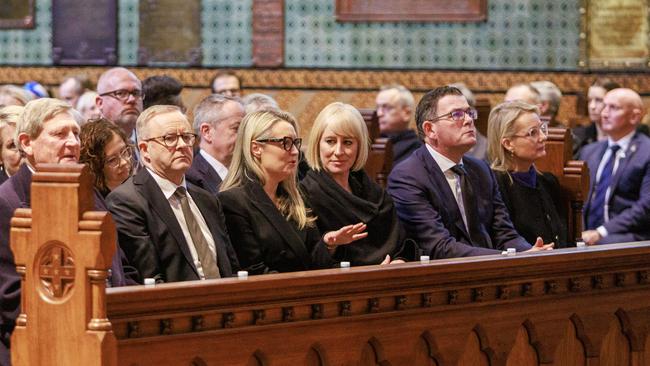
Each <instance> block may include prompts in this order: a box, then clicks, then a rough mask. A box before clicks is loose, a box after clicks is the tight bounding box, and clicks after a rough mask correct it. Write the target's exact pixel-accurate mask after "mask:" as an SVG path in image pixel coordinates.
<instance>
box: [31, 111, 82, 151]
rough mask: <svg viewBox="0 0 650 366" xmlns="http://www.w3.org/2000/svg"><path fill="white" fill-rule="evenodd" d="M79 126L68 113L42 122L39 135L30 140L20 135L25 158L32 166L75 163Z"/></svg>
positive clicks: (78, 148)
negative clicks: (28, 157)
mask: <svg viewBox="0 0 650 366" xmlns="http://www.w3.org/2000/svg"><path fill="white" fill-rule="evenodd" d="M79 130H80V129H79V124H77V121H76V120H75V119H74V118H73V117H72V116H71V115H70V114H68V113H65V112H64V113H59V114H57V115H55V116H54V117H52V118H50V119H49V120H47V121H45V122H43V129H42V130H41V133H40V134H39V135H38V136H37V137H36V138H35V139H30V138H29V137H27V135H26V134H21V136H19V139H20V141H21V145H22V148H23V150H24V151H25V153H26V154H27V156H31V157H32V158H33V163H34V164H41V163H50V164H52V163H54V164H65V163H77V162H78V161H79V150H80V145H79Z"/></svg>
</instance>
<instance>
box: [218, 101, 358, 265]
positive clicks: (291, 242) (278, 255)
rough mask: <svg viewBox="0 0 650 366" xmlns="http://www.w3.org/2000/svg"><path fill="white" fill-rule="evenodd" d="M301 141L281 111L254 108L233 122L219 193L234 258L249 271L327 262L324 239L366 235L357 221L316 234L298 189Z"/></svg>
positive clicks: (334, 241) (340, 240) (329, 241)
mask: <svg viewBox="0 0 650 366" xmlns="http://www.w3.org/2000/svg"><path fill="white" fill-rule="evenodd" d="M301 142H302V139H300V138H299V137H298V133H297V123H296V121H295V119H294V118H293V117H292V116H291V115H290V114H288V113H286V112H282V111H277V110H266V111H259V112H254V113H251V114H248V115H246V117H245V118H244V120H243V121H242V123H241V125H240V126H239V131H238V133H237V140H236V142H235V151H234V154H233V158H232V162H231V164H230V168H229V169H228V175H227V176H226V179H225V180H224V182H223V183H222V184H221V188H220V190H221V192H220V193H219V199H220V200H221V203H222V206H223V212H224V215H225V217H226V225H227V227H228V232H229V234H230V239H231V241H232V244H233V247H234V248H235V251H236V252H237V257H238V258H239V262H240V264H241V266H242V268H243V269H245V270H247V271H248V272H249V273H250V274H264V273H274V272H292V271H303V270H308V269H317V268H328V267H332V266H333V265H334V261H333V260H332V257H331V256H330V253H329V252H328V249H327V248H328V245H329V246H333V245H345V244H349V243H351V242H353V241H355V240H358V239H362V238H364V237H365V236H366V235H367V233H365V232H364V231H365V228H366V226H365V225H364V224H357V225H349V226H346V227H343V228H340V229H338V230H335V231H330V232H327V233H326V234H325V235H324V236H322V237H321V234H320V232H319V231H318V228H316V225H315V224H314V218H313V217H312V216H311V214H310V212H309V210H308V209H307V208H306V207H305V204H304V201H303V199H302V197H301V195H300V193H299V192H298V183H297V180H296V167H297V164H298V151H299V149H300V145H301ZM326 243H327V245H326Z"/></svg>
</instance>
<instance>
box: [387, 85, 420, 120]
mask: <svg viewBox="0 0 650 366" xmlns="http://www.w3.org/2000/svg"><path fill="white" fill-rule="evenodd" d="M385 91H388V92H390V93H391V94H392V95H393V100H394V101H396V102H398V103H399V105H400V106H401V107H408V108H409V110H410V111H411V114H412V113H413V111H415V98H413V93H411V91H409V90H408V89H406V87H404V86H403V85H399V84H389V85H383V86H382V87H381V88H380V89H379V92H380V93H381V92H385Z"/></svg>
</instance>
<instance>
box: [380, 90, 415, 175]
mask: <svg viewBox="0 0 650 366" xmlns="http://www.w3.org/2000/svg"><path fill="white" fill-rule="evenodd" d="M376 103H377V118H378V119H379V132H380V134H381V136H382V137H388V138H389V139H390V141H391V142H392V143H393V164H397V163H399V162H400V161H402V160H404V159H406V158H407V157H409V155H411V153H413V151H415V150H416V149H417V148H418V147H420V146H421V145H422V141H420V138H419V137H418V135H417V134H416V133H415V131H413V130H412V129H410V128H409V124H410V123H411V119H412V118H413V111H414V109H415V100H414V99H413V94H411V92H410V91H409V90H408V89H406V88H405V87H403V86H401V85H387V86H383V87H382V88H381V90H380V91H379V94H377V99H376Z"/></svg>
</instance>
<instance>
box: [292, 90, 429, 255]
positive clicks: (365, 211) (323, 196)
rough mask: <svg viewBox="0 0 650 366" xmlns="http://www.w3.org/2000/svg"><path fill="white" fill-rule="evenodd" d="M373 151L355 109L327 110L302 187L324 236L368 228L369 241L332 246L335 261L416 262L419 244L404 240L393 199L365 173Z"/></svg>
mask: <svg viewBox="0 0 650 366" xmlns="http://www.w3.org/2000/svg"><path fill="white" fill-rule="evenodd" d="M369 145H370V141H369V137H368V130H367V127H366V124H365V122H364V121H363V117H362V116H361V114H360V113H359V111H358V110H357V109H356V108H355V107H353V106H351V105H349V104H343V103H338V102H337V103H332V104H330V105H328V106H327V107H325V109H323V110H322V111H321V112H320V114H318V117H316V120H315V122H314V125H313V126H312V129H311V132H310V134H309V147H308V149H307V153H306V158H307V162H308V163H309V166H310V168H311V170H310V171H309V172H308V173H307V175H306V177H305V178H304V179H303V180H302V181H301V182H300V185H301V188H302V189H303V192H304V194H305V197H306V200H307V203H308V205H309V206H310V207H311V209H312V210H313V213H314V214H315V215H316V217H317V219H316V224H317V225H318V229H319V230H320V231H321V232H327V231H330V230H334V229H336V228H339V227H341V226H345V225H351V224H355V223H358V222H363V223H364V224H366V225H367V227H368V228H367V231H368V236H367V237H366V238H363V239H360V240H359V241H358V242H356V243H354V244H352V245H342V246H336V245H328V247H329V249H330V251H331V252H333V257H334V259H335V260H337V261H348V262H350V263H351V264H352V265H369V264H386V263H391V262H392V263H401V262H404V261H405V260H407V259H413V257H414V256H415V252H416V247H415V243H414V242H413V241H411V240H408V241H407V240H405V232H404V230H403V229H402V227H401V225H400V223H399V220H398V218H397V214H396V211H395V205H394V204H393V199H392V198H391V197H390V195H389V194H388V193H386V191H385V190H383V189H382V188H381V187H380V186H379V185H378V184H377V183H375V182H373V181H372V180H371V179H370V178H369V177H368V175H367V174H366V173H365V172H364V170H363V167H364V165H365V163H366V160H367V158H368V149H369ZM405 243H406V244H407V245H406V246H405Z"/></svg>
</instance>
